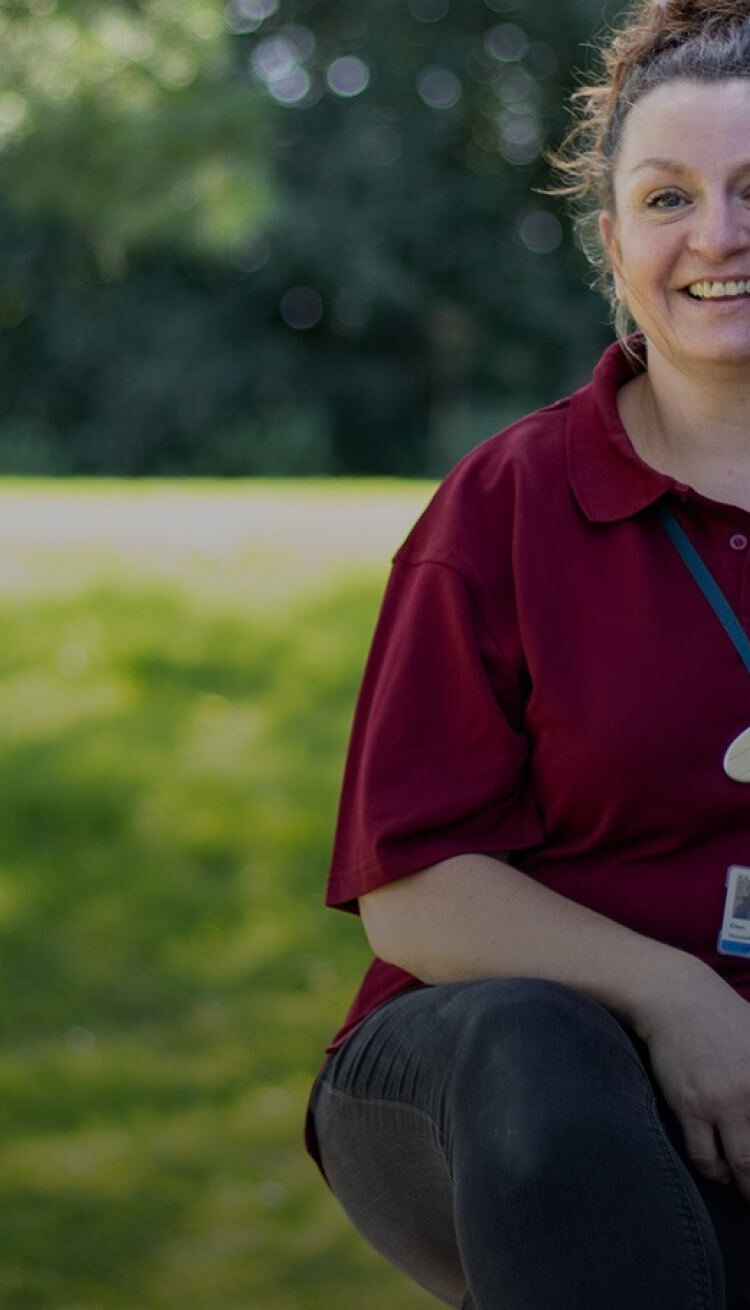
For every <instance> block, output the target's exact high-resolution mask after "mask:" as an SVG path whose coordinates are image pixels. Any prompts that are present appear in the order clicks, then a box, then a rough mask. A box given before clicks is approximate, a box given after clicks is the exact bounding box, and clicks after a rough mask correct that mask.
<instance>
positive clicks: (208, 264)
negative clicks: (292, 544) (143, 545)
mask: <svg viewBox="0 0 750 1310" xmlns="http://www.w3.org/2000/svg"><path fill="white" fill-rule="evenodd" d="M614 8H615V7H614V6H611V5H610V6H609V7H608V8H607V7H605V8H604V9H602V6H601V4H594V3H592V0H574V2H571V3H568V4H566V5H564V6H561V5H560V4H559V0H377V3H376V0H230V3H229V4H228V5H227V6H226V7H225V8H224V7H222V6H220V5H218V4H215V3H213V0H141V2H140V3H138V2H137V0H121V2H120V3H119V4H118V3H108V4H107V5H101V4H99V3H94V0H57V2H55V0H27V2H24V3H22V2H21V0H15V2H12V3H9V2H8V0H6V3H3V4H0V36H2V42H0V52H1V53H0V67H2V70H3V78H2V90H0V175H1V176H2V180H3V183H4V185H3V197H4V203H3V207H2V210H1V211H0V242H2V245H3V254H4V258H3V261H2V273H0V332H2V345H3V349H2V353H1V354H0V382H1V383H2V386H3V391H4V395H5V398H6V404H5V407H4V417H3V420H2V423H1V424H0V467H2V468H5V469H6V470H7V469H17V470H32V471H33V470H36V469H39V470H44V469H50V470H54V471H60V472H81V473H106V472H113V473H120V474H136V475H142V474H157V473H219V474H230V475H231V474H245V473H273V474H276V473H279V474H282V473H300V472H302V473H304V472H336V473H343V472H356V473H402V474H403V473H405V474H419V473H429V474H435V473H439V472H441V471H442V470H443V469H444V468H445V467H447V465H448V464H449V463H451V462H452V461H454V460H455V458H456V457H457V456H458V455H459V454H461V453H462V452H463V451H464V450H466V449H468V448H469V446H471V445H472V444H474V443H475V442H476V441H478V440H480V439H481V438H482V437H483V436H485V435H488V434H489V433H490V432H492V431H494V430H496V429H497V428H498V427H500V426H502V425H503V424H504V423H505V422H507V421H509V420H510V419H511V418H512V417H514V416H515V415H517V414H518V413H520V412H522V411H523V410H525V409H528V408H530V407H533V406H535V405H538V404H542V403H544V402H546V401H548V400H549V399H551V398H553V397H554V396H555V395H558V394H561V393H562V392H563V391H566V390H569V389H570V388H571V387H573V386H575V385H577V384H578V383H579V382H580V381H581V380H582V379H583V378H584V377H586V376H587V375H588V372H589V370H590V367H591V364H592V362H593V360H594V358H595V356H596V353H597V351H598V349H599V348H600V346H601V344H602V343H603V342H604V341H605V340H606V339H607V336H608V335H609V332H610V329H609V328H608V327H607V324H606V309H605V307H604V305H603V304H602V303H601V302H600V301H599V299H598V297H596V296H595V295H594V294H593V293H592V292H591V290H590V289H589V286H588V283H587V278H586V268H585V263H584V261H583V258H582V256H581V254H580V252H579V251H578V250H577V249H576V248H575V246H574V244H573V242H572V240H571V238H570V235H569V227H568V223H567V220H566V217H565V215H564V213H563V212H562V211H561V209H560V207H559V205H558V204H557V202H553V201H551V200H549V199H548V198H547V197H546V196H544V195H543V194H540V188H543V187H544V185H545V183H546V182H547V181H548V169H547V166H546V164H545V163H544V160H543V150H544V148H545V146H546V145H548V144H551V143H553V142H555V141H556V140H558V139H559V137H560V135H561V133H562V131H563V129H564V124H565V111H564V100H565V96H566V95H567V94H568V93H569V91H570V89H571V88H572V86H573V85H574V81H573V75H572V72H571V69H572V67H573V66H575V65H581V64H583V63H585V61H586V53H585V50H584V49H583V44H582V43H583V42H585V41H586V40H587V39H588V38H589V37H590V36H591V34H592V32H593V31H594V30H595V29H596V28H597V27H598V26H600V25H601V23H602V20H603V16H604V15H606V14H607V13H612V12H613V9H614Z"/></svg>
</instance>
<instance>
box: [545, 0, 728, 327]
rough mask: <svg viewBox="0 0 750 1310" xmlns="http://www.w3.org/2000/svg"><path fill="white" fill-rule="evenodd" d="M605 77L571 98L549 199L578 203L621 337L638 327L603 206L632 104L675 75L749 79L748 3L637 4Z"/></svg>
mask: <svg viewBox="0 0 750 1310" xmlns="http://www.w3.org/2000/svg"><path fill="white" fill-rule="evenodd" d="M598 53H599V57H600V60H601V65H602V72H601V76H600V78H599V79H598V80H597V81H596V82H593V83H591V84H590V85H584V86H581V87H579V89H578V90H577V91H575V92H574V93H573V95H572V97H571V106H572V111H573V116H574V121H573V125H572V127H571V129H570V131H569V132H568V134H567V135H566V137H565V139H564V141H563V143H562V145H561V147H560V149H559V150H558V151H556V152H553V153H551V154H550V156H549V159H550V162H551V163H552V165H553V167H554V169H555V171H556V174H557V177H558V178H559V184H558V185H556V186H554V187H552V188H551V189H550V194H552V195H558V196H565V197H567V198H568V199H569V200H570V201H571V202H572V203H573V209H574V222H575V228H576V231H577V233H578V237H579V240H580V243H581V246H582V249H583V251H584V253H585V255H586V257H587V258H588V260H589V262H590V263H591V264H592V265H593V267H594V268H595V269H596V271H597V274H598V276H597V282H598V285H599V287H600V289H601V290H602V291H603V292H604V295H605V297H606V299H607V300H608V301H609V304H610V307H611V309H612V313H613V321H614V325H615V330H616V331H617V335H618V336H619V337H620V338H621V339H624V337H625V335H626V333H627V332H628V330H629V328H630V327H631V326H632V323H631V320H630V316H629V313H628V310H627V306H626V305H625V304H623V303H622V302H621V301H620V300H619V299H618V297H617V294H616V292H615V286H614V278H613V275H612V268H611V265H610V260H609V255H608V253H607V251H606V250H605V248H604V246H603V243H602V240H601V237H600V235H599V226H598V218H599V213H600V211H601V210H603V209H605V210H606V209H608V210H610V211H611V212H613V213H614V174H615V169H616V166H617V159H618V154H619V149H620V144H621V141H622V133H623V128H624V125H625V121H626V119H627V116H628V114H629V113H630V110H631V109H632V108H633V105H634V104H635V103H636V102H637V101H638V100H640V99H641V97H642V96H644V95H646V93H647V92H649V91H653V90H655V88H656V87H658V86H663V85H664V84H665V83H666V82H673V81H675V80H676V79H677V78H683V79H689V80H691V81H697V82H720V81H724V80H726V79H727V78H735V77H750V0H744V2H743V0H711V3H703V2H702V0H633V3H631V4H630V5H629V6H628V8H627V9H626V10H625V11H624V14H623V17H622V19H621V21H620V22H619V23H618V25H617V26H616V27H614V28H613V29H611V30H610V31H609V32H606V33H605V36H604V39H603V40H602V41H601V43H600V44H599V50H598Z"/></svg>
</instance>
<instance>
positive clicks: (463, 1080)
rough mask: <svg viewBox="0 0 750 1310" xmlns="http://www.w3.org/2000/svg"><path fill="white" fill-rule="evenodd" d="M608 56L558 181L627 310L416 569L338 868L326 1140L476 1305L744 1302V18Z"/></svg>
mask: <svg viewBox="0 0 750 1310" xmlns="http://www.w3.org/2000/svg"><path fill="white" fill-rule="evenodd" d="M603 53H604V65H605V73H604V78H603V80H602V82H601V83H600V84H598V85H596V86H593V87H590V88H588V89H587V90H585V91H584V92H582V93H581V94H580V95H579V96H578V97H577V100H578V105H579V107H580V108H581V120H580V123H579V125H578V126H577V127H576V128H575V130H574V132H573V134H572V136H571V137H570V138H569V141H568V145H567V149H566V151H564V152H563V155H562V157H561V158H560V159H559V160H558V164H559V166H560V167H561V169H562V171H563V174H564V175H565V189H566V190H567V191H568V193H569V194H571V195H573V196H577V197H578V198H579V199H582V200H585V201H587V202H588V208H589V227H591V224H592V221H593V226H594V231H595V233H596V237H597V241H598V258H599V260H600V263H601V265H602V268H603V270H604V281H605V283H606V287H607V289H608V292H609V293H610V294H611V297H612V301H613V304H614V306H615V311H616V312H615V317H616V322H617V324H618V327H619V330H620V333H621V334H622V333H624V324H625V321H626V319H628V320H629V321H630V323H631V324H633V323H634V324H635V326H636V329H637V330H636V332H634V333H633V334H632V335H630V336H628V337H627V339H623V340H621V341H619V342H617V343H615V344H613V345H612V346H611V347H610V348H609V349H608V350H607V352H606V353H605V355H604V357H603V359H602V360H601V361H600V363H599V365H598V366H597V368H596V370H595V373H594V378H593V381H592V383H591V384H590V385H589V386H587V387H584V388H582V389H581V390H580V391H578V392H576V393H575V394H574V395H573V396H569V397H567V398H564V399H563V400H561V401H559V402H558V403H557V404H555V405H552V406H550V407H549V408H547V409H545V410H541V411H539V412H538V413H536V414H532V415H529V416H528V417H526V418H524V419H522V420H520V422H518V423H516V424H514V426H513V427H512V428H510V429H508V430H507V431H505V432H501V433H499V434H498V435H497V436H495V437H493V438H491V439H490V440H489V441H487V442H485V443H484V444H483V445H482V446H480V447H479V448H478V449H477V450H475V451H473V452H472V453H471V454H470V455H469V456H467V458H466V459H464V460H463V461H462V463H461V464H459V466H458V467H457V468H456V469H454V471H453V472H452V473H451V474H450V475H449V476H448V478H447V479H446V480H445V482H444V483H443V484H442V486H441V487H440V488H439V489H438V491H437V493H436V495H435V497H434V498H433V500H432V502H431V504H430V505H429V507H428V509H427V510H426V512H425V513H424V514H423V516H422V518H421V519H420V520H419V522H418V524H417V525H416V527H415V528H414V529H413V530H412V532H411V533H410V535H409V536H408V538H407V540H406V542H405V543H404V545H403V546H402V547H401V549H400V550H399V551H398V552H397V554H396V557H395V562H394V568H393V572H392V575H391V579H390V582H389V585H388V589H387V592H386V596H385V600H384V603H383V608H382V611H381V616H380V620H379V623H378V628H377V631H376V634H375V639H374V642H373V646H372V650H371V654H370V659H369V662H368V666H367V669H366V673H365V678H364V683H363V686H362V691H361V694H360V700H359V704H358V707H357V713H356V716H355V721H354V727H353V732H352V739H351V745H350V750H349V757H348V761H347V767H346V773H345V777H344V786H343V792H342V799H341V810H340V815H339V823H338V829H337V835H336V842H335V848H334V854H333V861H332V868H331V874H330V880H329V885H328V903H329V904H330V905H332V906H337V907H339V908H341V909H345V910H349V911H355V912H356V911H359V913H360V914H361V917H362V920H363V924H364V927H365V931H366V933H367V936H368V939H369V941H370V944H371V946H372V948H373V951H374V953H375V956H376V958H375V960H374V962H373V964H372V966H371V968H370V969H369V971H368V973H367V975H366V977H365V979H364V982H363V984H362V986H361V988H360V991H359V993H358V995H357V997H356V998H355V1001H354V1003H353V1005H352V1008H351V1010H350V1013H349V1015H348V1017H347V1020H346V1022H345V1024H344V1026H343V1027H342V1028H341V1030H340V1031H339V1033H338V1034H337V1035H336V1036H335V1037H334V1039H333V1041H332V1042H331V1044H330V1047H329V1055H328V1059H327V1060H326V1062H325V1064H324V1066H323V1069H322V1070H321V1073H320V1075H319V1077H318V1079H317V1080H316V1083H315V1087H314V1090H313V1094H312V1098H311V1103H310V1116H309V1122H308V1130H309V1131H308V1141H309V1145H310V1147H311V1149H312V1151H313V1153H314V1155H315V1157H316V1159H317V1161H318V1163H319V1164H320V1166H321V1169H322V1170H323V1172H324V1174H325V1177H326V1179H327V1181H328V1183H329V1184H330V1186H331V1187H332V1189H333V1191H334V1192H335V1194H336V1195H337V1196H338V1198H339V1199H340V1201H341V1202H342V1204H343V1205H344V1207H345V1208H346V1210H347V1212H348V1213H349V1215H350V1217H351V1218H352V1220H353V1221H354V1223H355V1224H356V1225H357V1226H358V1227H359V1228H360V1230H361V1232H362V1233H363V1234H364V1235H365V1236H366V1237H367V1238H368V1240H369V1241H370V1242H371V1243H372V1244H373V1245H374V1246H375V1247H376V1248H377V1249H378V1250H379V1251H381V1252H382V1253H383V1254H384V1255H385V1256H386V1257H387V1258H388V1259H389V1260H391V1261H392V1263H393V1264H395V1265H396V1266H398V1267H399V1268H400V1269H402V1270H403V1271H404V1272H405V1273H407V1274H409V1275H410V1276H411V1277H412V1278H413V1279H415V1280H416V1281H417V1282H419V1283H421V1284H422V1285H423V1286H425V1287H427V1288H428V1289H430V1290H431V1291H432V1292H434V1293H435V1294H436V1295H437V1296H439V1297H441V1298H442V1299H443V1300H444V1301H447V1302H448V1303H449V1304H451V1305H455V1306H461V1307H463V1310H541V1308H542V1307H544V1308H545V1310H589V1308H590V1307H591V1308H593V1307H597V1310H598V1308H599V1307H606V1310H636V1308H638V1310H645V1308H646V1307H649V1310H687V1307H691V1308H692V1310H740V1308H741V1307H746V1306H748V1305H750V1272H749V1266H748V1260H747V1252H748V1244H749V1242H750V934H749V933H748V931H747V925H746V923H745V921H744V919H743V918H742V916H741V915H738V914H737V913H736V912H735V910H736V907H737V905H739V904H740V903H741V888H742V887H744V885H745V880H746V879H747V878H748V877H750V792H748V790H747V783H748V782H750V769H748V768H747V766H746V759H747V739H748V722H749V721H750V680H749V679H750V637H749V636H748V632H747V630H746V629H747V626H748V616H749V615H750V565H749V564H748V560H749V559H750V437H749V436H748V434H749V433H750V294H748V290H749V289H750V10H749V8H748V4H747V0H743V2H742V3H740V2H739V0H716V2H715V3H711V4H703V3H698V2H697V0H662V3H659V4H656V3H653V2H652V0H649V2H648V3H647V2H646V0H638V3H636V4H634V5H633V6H631V8H630V9H629V10H628V11H627V13H626V14H625V16H624V20H623V24H622V26H621V28H620V30H619V31H618V32H617V33H615V35H614V36H613V38H612V40H611V42H610V44H609V45H608V46H607V48H606V49H605V50H604V52H603ZM717 619H719V622H717V621H716V620H717Z"/></svg>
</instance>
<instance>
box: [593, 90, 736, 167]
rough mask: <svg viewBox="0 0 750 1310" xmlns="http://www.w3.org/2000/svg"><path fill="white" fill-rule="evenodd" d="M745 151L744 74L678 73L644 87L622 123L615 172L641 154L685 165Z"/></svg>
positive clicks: (712, 161)
mask: <svg viewBox="0 0 750 1310" xmlns="http://www.w3.org/2000/svg"><path fill="white" fill-rule="evenodd" d="M748 153H750V77H747V78H745V77H733V78H727V79H725V80H724V81H720V82H696V81H692V80H690V81H689V80H687V79H679V80H675V81H672V82H665V83H664V84H663V85H662V86H658V87H656V88H655V89H654V90H653V91H647V92H646V94H645V95H643V96H641V98H640V99H639V100H637V101H636V103H635V104H634V106H633V108H632V109H631V110H630V113H629V114H628V116H627V118H626V119H625V123H624V126H623V132H622V137H621V140H620V149H619V151H618V157H617V164H616V172H618V173H622V172H629V171H630V170H632V169H633V168H634V167H636V166H637V165H638V164H639V163H640V162H641V161H642V160H643V159H645V158H646V157H657V158H665V159H670V160H674V161H675V162H677V163H682V164H683V165H684V166H685V167H688V168H690V167H705V166H706V165H708V164H711V165H712V166H714V167H715V166H716V165H717V164H720V163H722V162H731V160H732V159H734V158H736V159H739V158H740V157H744V158H747V155H748Z"/></svg>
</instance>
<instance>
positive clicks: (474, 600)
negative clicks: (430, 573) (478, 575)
mask: <svg viewBox="0 0 750 1310" xmlns="http://www.w3.org/2000/svg"><path fill="white" fill-rule="evenodd" d="M402 549H403V548H402ZM393 563H394V565H405V566H407V567H409V568H419V566H420V565H421V564H433V565H435V566H436V567H438V568H445V569H450V570H451V572H452V573H456V574H458V576H459V578H460V579H461V581H462V582H463V584H464V586H465V587H466V590H467V592H468V595H469V599H470V601H471V606H472V610H473V611H474V613H475V614H476V616H477V619H478V620H479V622H480V624H481V626H482V630H483V632H484V633H485V634H486V635H487V636H488V637H489V639H490V641H491V642H492V649H493V652H494V654H495V656H496V657H497V659H498V660H499V662H500V663H501V664H502V666H503V671H504V672H505V673H506V674H507V675H508V676H509V677H511V678H514V677H515V676H516V670H515V668H514V664H513V660H512V659H511V658H510V656H509V655H507V654H506V652H505V651H504V650H503V648H502V646H501V645H500V642H499V641H498V639H497V637H496V635H495V633H494V632H493V631H492V628H491V627H490V625H489V622H488V621H487V619H486V618H485V615H484V613H483V612H482V606H481V604H480V602H479V597H478V596H477V594H476V593H477V585H476V581H475V580H474V579H473V577H472V575H471V573H470V572H469V570H468V569H467V568H466V566H465V564H464V563H463V561H462V560H458V558H456V560H455V562H454V560H453V559H452V558H451V557H450V555H449V556H447V557H444V558H442V559H436V558H433V557H432V556H427V555H425V556H421V557H420V558H419V559H408V558H406V557H405V556H404V555H402V554H401V551H399V552H398V553H397V554H396V555H395V556H394V559H393Z"/></svg>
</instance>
